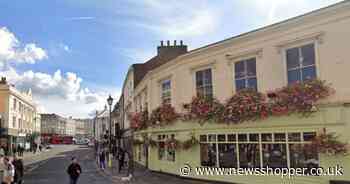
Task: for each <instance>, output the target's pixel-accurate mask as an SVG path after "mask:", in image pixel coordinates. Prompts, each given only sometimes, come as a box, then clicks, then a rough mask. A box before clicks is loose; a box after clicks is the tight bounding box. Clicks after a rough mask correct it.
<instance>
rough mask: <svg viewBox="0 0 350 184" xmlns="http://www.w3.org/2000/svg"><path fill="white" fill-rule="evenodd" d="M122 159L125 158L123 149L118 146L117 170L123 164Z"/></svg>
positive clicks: (119, 169)
mask: <svg viewBox="0 0 350 184" xmlns="http://www.w3.org/2000/svg"><path fill="white" fill-rule="evenodd" d="M124 160H125V151H124V150H123V149H122V148H119V152H118V163H119V168H118V172H120V171H121V170H122V168H123V166H124Z"/></svg>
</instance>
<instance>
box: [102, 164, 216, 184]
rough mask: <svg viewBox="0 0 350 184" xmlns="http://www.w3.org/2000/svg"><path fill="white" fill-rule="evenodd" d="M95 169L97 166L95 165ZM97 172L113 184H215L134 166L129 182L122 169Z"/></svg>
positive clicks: (125, 172) (137, 165)
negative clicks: (119, 170)
mask: <svg viewBox="0 0 350 184" xmlns="http://www.w3.org/2000/svg"><path fill="white" fill-rule="evenodd" d="M115 165H116V164H115ZM96 167H97V165H96ZM99 172H100V173H101V174H102V175H104V176H106V177H108V178H111V179H112V181H113V182H114V183H118V184H164V183H166V184H211V183H217V182H209V181H199V180H193V179H187V178H181V177H178V176H174V175H170V174H164V173H159V172H153V171H150V170H148V169H146V168H145V167H143V166H141V165H139V164H134V173H133V177H132V178H131V179H130V180H129V179H127V175H128V173H127V169H126V168H124V169H123V170H122V171H121V172H120V173H118V171H117V169H116V168H107V169H105V170H104V171H102V170H99Z"/></svg>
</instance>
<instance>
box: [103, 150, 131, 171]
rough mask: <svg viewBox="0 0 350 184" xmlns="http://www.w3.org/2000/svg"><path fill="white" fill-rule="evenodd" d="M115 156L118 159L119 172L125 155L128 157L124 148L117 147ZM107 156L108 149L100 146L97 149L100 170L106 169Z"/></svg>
mask: <svg viewBox="0 0 350 184" xmlns="http://www.w3.org/2000/svg"><path fill="white" fill-rule="evenodd" d="M116 153H117V154H116V157H117V159H118V166H119V167H118V172H120V171H121V170H122V169H123V167H124V163H125V161H126V159H125V157H126V156H127V158H129V157H128V156H129V154H128V152H126V151H125V150H124V149H122V148H119V149H118V151H117V152H116ZM107 156H108V151H107V149H106V148H101V149H100V150H99V151H98V162H99V163H100V168H101V169H102V170H104V169H106V162H107Z"/></svg>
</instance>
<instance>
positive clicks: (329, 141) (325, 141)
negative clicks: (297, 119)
mask: <svg viewBox="0 0 350 184" xmlns="http://www.w3.org/2000/svg"><path fill="white" fill-rule="evenodd" d="M347 146H348V144H347V143H343V142H341V141H339V140H338V136H337V135H336V134H335V133H325V132H323V133H321V134H319V135H317V136H316V137H315V138H314V139H313V140H312V143H311V145H309V146H307V147H306V148H305V149H306V150H307V151H317V152H320V153H324V154H327V155H339V154H343V155H346V154H348V149H347Z"/></svg>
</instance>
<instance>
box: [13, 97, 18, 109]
mask: <svg viewBox="0 0 350 184" xmlns="http://www.w3.org/2000/svg"><path fill="white" fill-rule="evenodd" d="M16 108H17V99H16V98H14V99H13V109H14V110H16Z"/></svg>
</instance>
